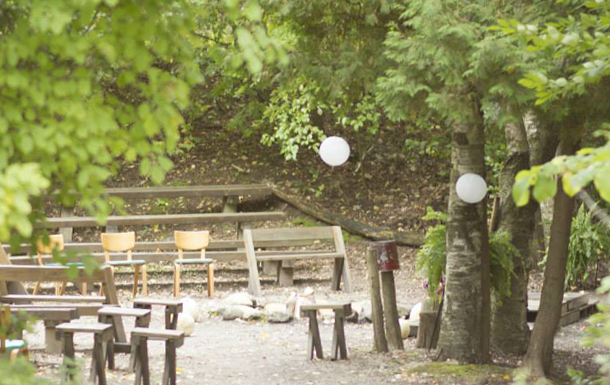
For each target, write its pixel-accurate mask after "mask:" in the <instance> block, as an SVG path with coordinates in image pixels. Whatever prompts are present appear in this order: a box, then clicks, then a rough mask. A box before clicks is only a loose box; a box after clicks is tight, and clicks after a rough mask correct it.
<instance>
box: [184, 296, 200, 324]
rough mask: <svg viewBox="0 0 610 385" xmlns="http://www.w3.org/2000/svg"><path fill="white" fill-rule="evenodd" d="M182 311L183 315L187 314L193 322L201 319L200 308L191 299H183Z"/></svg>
mask: <svg viewBox="0 0 610 385" xmlns="http://www.w3.org/2000/svg"><path fill="white" fill-rule="evenodd" d="M182 311H183V312H184V313H189V314H190V315H191V316H192V317H193V319H194V320H195V322H199V318H200V317H201V306H199V304H198V303H197V301H195V300H194V299H192V298H188V297H187V298H184V299H183V300H182Z"/></svg>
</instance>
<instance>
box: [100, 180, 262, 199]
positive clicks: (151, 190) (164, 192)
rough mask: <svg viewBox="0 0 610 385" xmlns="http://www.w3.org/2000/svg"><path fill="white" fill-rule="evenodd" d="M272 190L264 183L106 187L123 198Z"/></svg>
mask: <svg viewBox="0 0 610 385" xmlns="http://www.w3.org/2000/svg"><path fill="white" fill-rule="evenodd" d="M272 192H273V190H272V189H271V187H268V186H266V185H264V184H244V185H209V186H157V187H114V188H108V189H106V193H107V194H108V195H111V196H117V197H121V198H123V199H136V198H139V199H143V198H177V197H187V198H189V197H192V198H199V197H203V196H208V197H225V196H234V195H237V196H246V195H248V196H266V195H271V194H272Z"/></svg>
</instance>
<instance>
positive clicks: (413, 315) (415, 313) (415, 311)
mask: <svg viewBox="0 0 610 385" xmlns="http://www.w3.org/2000/svg"><path fill="white" fill-rule="evenodd" d="M419 313H421V302H418V303H417V304H416V305H415V306H413V308H412V309H411V312H410V313H409V319H410V320H411V321H415V320H419Z"/></svg>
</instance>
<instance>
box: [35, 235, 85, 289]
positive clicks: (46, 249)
mask: <svg viewBox="0 0 610 385" xmlns="http://www.w3.org/2000/svg"><path fill="white" fill-rule="evenodd" d="M63 249H64V236H63V234H53V235H49V243H48V244H45V243H44V242H43V240H42V239H39V240H38V242H37V243H36V252H37V257H38V264H39V265H40V266H61V264H59V263H44V260H43V256H44V255H50V254H53V250H57V251H63ZM72 265H75V266H78V267H82V266H83V263H82V262H72V263H68V266H72ZM67 286H68V284H67V282H61V283H59V282H58V283H56V284H55V295H64V294H65V293H66V288H67ZM39 291H40V282H37V283H36V285H35V286H34V290H33V291H32V294H34V295H37V294H38V292H39ZM81 291H82V294H83V295H85V294H87V283H83V284H82V286H81Z"/></svg>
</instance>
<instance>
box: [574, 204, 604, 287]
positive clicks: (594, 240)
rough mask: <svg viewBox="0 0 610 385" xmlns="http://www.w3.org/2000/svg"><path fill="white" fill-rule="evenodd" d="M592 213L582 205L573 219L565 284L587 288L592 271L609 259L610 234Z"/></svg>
mask: <svg viewBox="0 0 610 385" xmlns="http://www.w3.org/2000/svg"><path fill="white" fill-rule="evenodd" d="M592 216H593V215H592V214H591V213H590V212H588V211H587V210H585V207H584V205H582V206H580V208H579V209H578V212H577V213H576V216H575V217H574V219H573V220H572V228H571V232H570V246H569V253H568V263H567V267H566V278H565V284H566V286H568V287H581V288H586V286H587V281H588V279H589V276H590V274H591V272H592V271H593V270H594V269H597V265H598V264H599V263H600V262H605V261H608V253H609V252H610V235H609V234H608V232H607V230H606V229H605V228H604V227H603V226H602V225H601V224H600V223H593V222H592Z"/></svg>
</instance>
